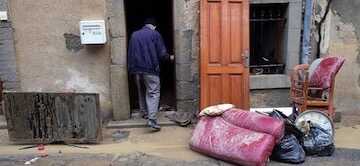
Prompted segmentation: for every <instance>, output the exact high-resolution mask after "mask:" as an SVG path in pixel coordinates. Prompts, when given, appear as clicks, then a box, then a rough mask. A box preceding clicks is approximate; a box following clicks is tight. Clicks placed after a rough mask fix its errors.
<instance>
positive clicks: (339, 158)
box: [0, 149, 360, 166]
mask: <svg viewBox="0 0 360 166" xmlns="http://www.w3.org/2000/svg"><path fill="white" fill-rule="evenodd" d="M33 157H34V156H31V155H27V156H26V155H15V156H14V155H13V156H10V155H9V156H6V155H2V156H1V157H0V165H1V166H22V165H24V163H25V161H28V160H31V159H32V158H33ZM359 163H360V150H352V149H337V150H336V152H335V153H334V155H333V156H331V157H307V159H306V162H305V163H304V164H300V165H301V166H324V165H326V166H352V165H354V166H355V165H359ZM32 165H33V166H90V165H91V166H167V165H169V166H170V165H171V166H231V165H232V164H229V163H225V162H222V161H219V160H215V159H211V158H208V159H202V160H195V161H182V160H173V159H167V158H161V157H157V156H153V155H147V154H145V153H133V154H130V155H122V156H117V155H107V154H67V155H61V154H58V155H50V156H49V157H46V158H41V159H39V160H37V161H36V162H34V163H33V164H32ZM269 165H270V166H278V165H280V166H285V165H288V164H283V163H277V162H270V164H269Z"/></svg>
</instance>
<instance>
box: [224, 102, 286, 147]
mask: <svg viewBox="0 0 360 166" xmlns="http://www.w3.org/2000/svg"><path fill="white" fill-rule="evenodd" d="M222 117H223V118H224V119H225V121H227V122H229V123H231V124H233V125H236V126H239V127H242V128H246V129H249V130H253V131H257V132H261V133H267V134H270V135H272V136H274V137H275V140H276V142H280V140H281V138H282V137H283V136H284V130H285V127H284V122H283V121H282V120H278V119H275V118H272V117H269V116H267V115H262V114H259V113H255V112H249V111H243V110H241V109H230V110H228V111H226V112H224V113H223V115H222Z"/></svg>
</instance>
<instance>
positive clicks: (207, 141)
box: [190, 116, 275, 166]
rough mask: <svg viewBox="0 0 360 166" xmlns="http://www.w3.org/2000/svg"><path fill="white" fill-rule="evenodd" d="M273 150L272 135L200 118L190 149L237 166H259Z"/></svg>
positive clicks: (263, 163) (216, 118)
mask: <svg viewBox="0 0 360 166" xmlns="http://www.w3.org/2000/svg"><path fill="white" fill-rule="evenodd" d="M274 146H275V139H274V137H273V136H272V135H269V134H266V133H260V132H256V131H251V130H248V129H245V128H241V127H238V126H235V125H233V124H231V123H228V122H226V121H225V120H224V119H223V118H222V117H221V116H219V117H202V118H201V119H200V121H199V122H198V124H197V125H196V127H195V129H194V131H193V135H192V138H191V140H190V148H191V149H192V150H194V151H197V152H200V153H203V154H205V155H208V156H212V157H215V158H218V159H221V160H225V161H229V162H232V163H236V164H240V165H249V166H263V165H266V163H267V161H268V158H269V156H270V155H271V152H272V150H273V148H274Z"/></svg>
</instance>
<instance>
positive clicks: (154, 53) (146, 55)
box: [128, 26, 169, 75]
mask: <svg viewBox="0 0 360 166" xmlns="http://www.w3.org/2000/svg"><path fill="white" fill-rule="evenodd" d="M168 57H169V56H168V53H167V51H166V47H165V45H164V42H163V39H162V37H161V35H160V33H159V32H158V31H156V30H152V29H150V28H149V27H147V26H144V27H143V28H142V29H140V30H138V31H135V32H134V33H133V34H132V35H131V39H130V42H129V47H128V70H129V72H130V73H148V74H154V75H159V74H160V61H161V60H164V59H167V58H168Z"/></svg>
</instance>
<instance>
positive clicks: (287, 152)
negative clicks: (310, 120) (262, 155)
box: [269, 110, 305, 164]
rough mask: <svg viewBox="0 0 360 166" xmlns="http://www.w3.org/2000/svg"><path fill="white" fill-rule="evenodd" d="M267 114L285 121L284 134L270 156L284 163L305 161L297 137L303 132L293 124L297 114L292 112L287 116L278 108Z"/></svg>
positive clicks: (300, 136)
mask: <svg viewBox="0 0 360 166" xmlns="http://www.w3.org/2000/svg"><path fill="white" fill-rule="evenodd" d="M269 115H270V116H271V117H273V118H277V119H280V120H283V121H284V122H285V135H284V137H283V138H282V139H281V140H280V142H279V143H278V144H277V145H276V146H275V147H274V150H273V152H272V154H271V156H270V158H271V159H272V160H274V161H279V162H285V163H292V164H300V163H303V162H304V161H305V151H304V149H303V148H302V146H301V144H300V143H299V139H302V138H303V136H304V134H303V133H302V132H301V131H300V130H299V129H298V128H297V127H296V126H295V125H294V120H295V119H296V116H297V115H294V114H292V115H291V116H290V117H287V116H286V115H284V114H283V113H282V112H280V111H278V110H274V111H273V112H271V113H270V114H269Z"/></svg>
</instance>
